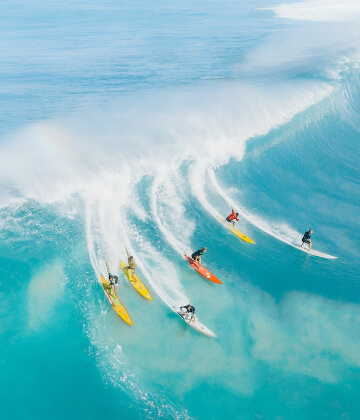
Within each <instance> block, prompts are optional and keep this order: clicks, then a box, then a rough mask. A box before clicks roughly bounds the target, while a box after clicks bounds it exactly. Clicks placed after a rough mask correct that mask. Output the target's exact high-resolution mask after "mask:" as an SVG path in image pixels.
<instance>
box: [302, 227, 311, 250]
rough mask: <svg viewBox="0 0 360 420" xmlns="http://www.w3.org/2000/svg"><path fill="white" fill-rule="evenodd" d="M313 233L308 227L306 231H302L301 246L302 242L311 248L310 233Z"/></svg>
mask: <svg viewBox="0 0 360 420" xmlns="http://www.w3.org/2000/svg"><path fill="white" fill-rule="evenodd" d="M312 233H313V230H312V229H309V230H308V231H307V232H305V233H304V236H303V238H302V244H301V245H300V246H303V245H304V244H308V245H309V251H310V249H311V234H312Z"/></svg>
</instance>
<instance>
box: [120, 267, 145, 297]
mask: <svg viewBox="0 0 360 420" xmlns="http://www.w3.org/2000/svg"><path fill="white" fill-rule="evenodd" d="M120 267H121V269H122V271H123V272H124V274H125V276H126V277H127V278H128V279H129V281H130V283H131V284H132V285H133V286H134V288H135V290H136V291H137V292H138V293H139V294H140V295H141V296H142V297H144V298H145V299H149V300H152V296H151V294H150V292H149V291H148V289H147V288H146V287H145V286H144V285H143V283H142V282H141V280H140V279H139V277H138V276H137V275H136V274H135V273H133V272H132V271H131V270H130V269H128V268H127V267H128V266H127V264H125V263H124V262H122V261H120Z"/></svg>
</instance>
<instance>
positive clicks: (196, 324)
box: [172, 306, 217, 337]
mask: <svg viewBox="0 0 360 420" xmlns="http://www.w3.org/2000/svg"><path fill="white" fill-rule="evenodd" d="M172 309H173V311H174V312H175V313H176V314H178V315H179V317H180V318H181V319H182V320H183V321H184V322H185V323H186V324H188V325H189V326H190V327H191V328H194V330H196V331H198V332H199V333H201V334H204V335H207V336H208V337H217V335H216V334H215V333H213V332H212V331H211V330H209V328H207V327H205V325H203V324H202V323H201V322H199V321H198V319H197V316H196V317H195V322H191V321H187V320H186V319H184V318H183V316H182V315H183V314H182V312H181V311H180V308H179V307H176V306H173V307H172Z"/></svg>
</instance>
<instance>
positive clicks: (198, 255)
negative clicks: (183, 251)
mask: <svg viewBox="0 0 360 420" xmlns="http://www.w3.org/2000/svg"><path fill="white" fill-rule="evenodd" d="M204 252H206V247H205V246H204V247H202V248H201V249H198V250H197V251H195V252H193V253H192V254H191V258H192V259H193V260H194V261H195V262H197V263H198V264H201V256H202V254H203V253H204Z"/></svg>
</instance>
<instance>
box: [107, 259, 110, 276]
mask: <svg viewBox="0 0 360 420" xmlns="http://www.w3.org/2000/svg"><path fill="white" fill-rule="evenodd" d="M106 269H107V272H108V273H109V274H110V269H109V264H108V262H107V261H106Z"/></svg>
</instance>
